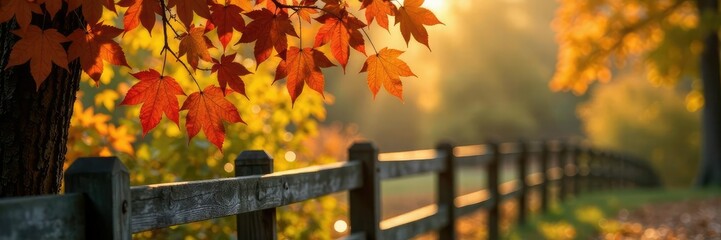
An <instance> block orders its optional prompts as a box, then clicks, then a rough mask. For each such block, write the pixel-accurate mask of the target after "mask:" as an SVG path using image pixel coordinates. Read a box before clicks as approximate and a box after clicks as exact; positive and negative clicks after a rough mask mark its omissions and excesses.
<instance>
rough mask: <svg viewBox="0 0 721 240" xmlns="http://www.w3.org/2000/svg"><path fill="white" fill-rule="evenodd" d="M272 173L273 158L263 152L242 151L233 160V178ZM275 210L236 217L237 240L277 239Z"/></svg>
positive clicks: (264, 210) (259, 211)
mask: <svg viewBox="0 0 721 240" xmlns="http://www.w3.org/2000/svg"><path fill="white" fill-rule="evenodd" d="M272 172H273V157H271V156H270V155H269V154H268V153H266V152H265V151H263V150H254V151H243V152H242V153H240V155H238V157H237V158H236V159H235V176H236V177H244V176H253V175H261V174H270V173H272ZM275 215H276V209H275V208H268V209H263V210H258V211H253V212H247V213H241V214H238V215H236V217H235V219H236V221H235V223H236V230H237V236H238V239H263V240H275V239H278V231H277V230H278V229H277V227H276V225H277V224H276V221H275Z"/></svg>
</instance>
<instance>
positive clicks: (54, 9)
mask: <svg viewBox="0 0 721 240" xmlns="http://www.w3.org/2000/svg"><path fill="white" fill-rule="evenodd" d="M63 2H64V0H39V1H37V3H38V4H45V10H47V11H48V13H50V18H51V19H52V18H55V14H57V13H58V12H59V11H60V9H61V8H62V7H63ZM0 22H1V21H0Z"/></svg>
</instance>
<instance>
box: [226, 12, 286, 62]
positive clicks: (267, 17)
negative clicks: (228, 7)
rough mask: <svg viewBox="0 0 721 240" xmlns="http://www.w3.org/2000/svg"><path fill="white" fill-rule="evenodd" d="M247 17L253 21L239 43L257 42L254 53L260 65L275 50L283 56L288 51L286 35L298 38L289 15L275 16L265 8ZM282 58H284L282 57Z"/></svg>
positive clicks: (281, 13)
mask: <svg viewBox="0 0 721 240" xmlns="http://www.w3.org/2000/svg"><path fill="white" fill-rule="evenodd" d="M245 15H246V16H248V17H250V18H251V19H253V21H252V22H250V23H248V26H246V27H245V30H243V36H242V37H240V41H239V42H238V43H250V42H253V41H255V49H254V53H255V60H256V61H257V62H258V65H260V63H262V62H264V61H265V60H267V59H268V58H269V57H270V54H271V53H272V51H273V48H275V51H276V52H278V53H281V54H282V53H283V52H285V51H286V49H288V37H287V36H286V35H291V36H294V37H298V34H296V33H295V28H293V25H291V22H290V19H288V14H286V13H284V12H280V13H278V15H274V14H273V12H271V11H270V10H268V9H265V8H264V9H261V10H255V11H252V12H249V13H246V14H245ZM281 58H283V57H282V55H281Z"/></svg>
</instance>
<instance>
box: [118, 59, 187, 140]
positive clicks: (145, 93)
mask: <svg viewBox="0 0 721 240" xmlns="http://www.w3.org/2000/svg"><path fill="white" fill-rule="evenodd" d="M131 75H133V77H135V78H137V79H138V80H140V82H138V83H136V84H135V85H133V86H132V87H131V88H130V90H129V91H128V94H126V95H125V99H123V101H122V102H121V103H120V105H136V104H140V103H142V104H143V106H141V107H140V124H141V125H142V126H143V136H145V134H147V133H148V132H149V131H150V130H151V129H153V128H155V126H157V125H158V123H160V119H161V118H162V117H163V113H165V116H167V117H168V118H169V119H170V120H172V121H173V122H175V124H176V125H178V115H179V111H180V110H179V109H178V105H179V104H178V98H177V97H176V95H185V93H184V92H183V89H182V88H181V87H180V85H179V84H178V82H176V81H175V79H173V78H172V77H170V76H161V75H160V73H158V71H155V70H154V69H150V70H148V71H143V72H138V73H133V74H131Z"/></svg>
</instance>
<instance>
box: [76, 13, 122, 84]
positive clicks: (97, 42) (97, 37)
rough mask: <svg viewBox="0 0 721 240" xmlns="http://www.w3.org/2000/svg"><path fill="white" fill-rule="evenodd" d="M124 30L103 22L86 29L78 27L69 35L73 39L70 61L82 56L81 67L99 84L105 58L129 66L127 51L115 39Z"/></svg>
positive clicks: (119, 64) (116, 63) (112, 62)
mask: <svg viewBox="0 0 721 240" xmlns="http://www.w3.org/2000/svg"><path fill="white" fill-rule="evenodd" d="M122 32H123V30H122V29H119V28H116V27H113V26H108V25H103V23H102V22H100V23H98V24H96V25H95V26H93V27H90V25H88V26H87V28H86V29H85V30H82V29H76V30H75V31H74V32H73V33H71V34H70V36H68V39H69V40H70V41H72V44H70V48H69V49H68V59H69V60H70V61H72V60H75V59H77V58H80V67H81V68H82V69H83V71H84V72H85V73H87V74H88V76H90V78H92V79H93V80H95V83H96V84H97V83H98V81H99V80H100V76H101V75H102V74H103V60H105V61H107V62H109V63H111V64H114V65H118V66H126V67H130V66H128V62H127V61H126V60H125V53H123V49H122V48H120V45H119V44H118V43H117V42H115V40H113V38H115V37H117V36H118V35H120V34H121V33H122Z"/></svg>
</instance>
